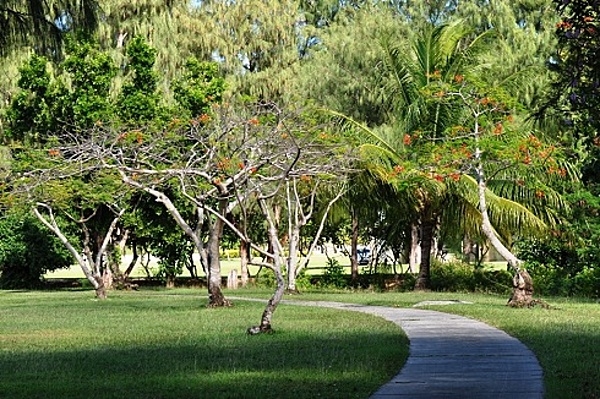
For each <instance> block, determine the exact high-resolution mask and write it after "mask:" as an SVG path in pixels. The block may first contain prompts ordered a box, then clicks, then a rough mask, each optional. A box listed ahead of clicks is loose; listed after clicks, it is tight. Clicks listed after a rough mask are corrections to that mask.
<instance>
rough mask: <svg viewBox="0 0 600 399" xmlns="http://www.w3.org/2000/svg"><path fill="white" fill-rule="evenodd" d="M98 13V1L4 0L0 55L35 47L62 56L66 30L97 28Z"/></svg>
mask: <svg viewBox="0 0 600 399" xmlns="http://www.w3.org/2000/svg"><path fill="white" fill-rule="evenodd" d="M98 13H99V7H98V2H97V1H96V0H51V1H47V0H29V1H25V0H4V1H3V2H2V4H1V5H0V31H2V35H1V36H0V54H3V55H4V54H7V53H8V52H9V51H12V50H14V49H17V48H19V47H20V46H32V47H33V48H35V49H36V50H37V51H39V52H40V53H41V54H44V55H48V56H60V51H59V50H60V46H61V44H62V39H63V35H64V33H65V32H68V31H73V30H83V31H86V32H91V31H93V30H94V29H95V28H96V27H97V26H98Z"/></svg>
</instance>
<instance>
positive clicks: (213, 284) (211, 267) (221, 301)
mask: <svg viewBox="0 0 600 399" xmlns="http://www.w3.org/2000/svg"><path fill="white" fill-rule="evenodd" d="M226 209H227V201H226V200H220V201H219V211H220V212H221V214H223V213H224V212H225V210H226ZM223 216H225V215H223ZM224 224H225V223H224V222H223V219H221V218H215V220H214V222H213V225H212V226H211V231H210V236H209V239H208V243H207V251H208V254H207V255H208V306H209V307H220V306H231V302H229V301H228V300H227V299H225V296H224V295H223V292H222V291H221V259H220V255H219V249H220V242H221V234H223V226H224Z"/></svg>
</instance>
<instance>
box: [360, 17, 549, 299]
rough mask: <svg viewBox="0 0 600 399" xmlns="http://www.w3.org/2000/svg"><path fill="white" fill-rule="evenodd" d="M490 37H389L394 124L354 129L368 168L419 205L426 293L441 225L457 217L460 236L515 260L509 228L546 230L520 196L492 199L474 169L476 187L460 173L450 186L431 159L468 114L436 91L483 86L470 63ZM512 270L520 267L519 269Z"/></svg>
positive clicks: (387, 86) (387, 70)
mask: <svg viewBox="0 0 600 399" xmlns="http://www.w3.org/2000/svg"><path fill="white" fill-rule="evenodd" d="M486 35H488V33H484V34H482V35H479V36H472V35H471V34H470V32H469V31H468V29H466V28H465V27H464V25H463V24H461V22H460V21H458V22H455V23H453V24H447V25H441V26H430V27H427V28H426V29H425V30H424V32H422V33H421V34H420V35H418V36H417V37H416V39H413V40H411V41H410V42H409V44H408V45H403V44H402V43H400V44H398V42H395V41H393V40H391V39H389V38H386V39H384V40H382V48H383V53H384V55H385V57H384V59H383V60H382V61H381V63H380V65H379V72H380V73H381V76H382V77H383V79H382V87H383V88H384V89H383V90H381V93H383V94H384V96H383V98H382V101H383V102H384V103H385V104H387V109H388V115H389V121H390V122H389V125H387V127H379V128H377V129H370V128H368V127H366V126H364V125H361V124H357V123H354V125H355V126H359V128H360V129H359V130H360V131H362V132H363V133H364V134H363V136H364V137H365V139H366V140H367V142H366V143H365V144H363V150H364V151H365V152H366V153H367V154H368V155H367V156H368V159H369V161H370V163H371V165H370V166H368V167H369V168H371V170H373V171H374V173H376V174H377V175H378V176H379V177H380V179H381V180H382V181H385V182H387V183H388V184H390V185H392V186H394V187H395V188H396V191H395V194H396V195H398V196H401V197H402V198H403V200H404V201H409V202H410V203H413V204H415V211H416V214H417V215H418V217H417V218H416V219H417V220H418V223H419V224H420V231H421V247H422V256H421V264H420V270H419V275H418V277H417V281H416V284H415V288H417V289H427V288H429V283H430V254H431V243H432V238H433V235H434V233H435V230H436V229H437V228H438V227H439V224H440V223H441V222H443V221H445V222H447V221H448V218H449V217H450V216H452V217H453V218H454V222H453V226H454V229H455V232H454V233H455V234H456V233H457V232H458V231H461V232H462V234H464V233H465V232H471V233H470V234H473V231H475V230H479V234H481V232H483V233H484V234H485V235H486V237H487V238H488V239H489V240H490V241H491V242H492V244H494V245H495V246H498V248H500V252H501V253H503V254H504V255H505V256H507V257H509V258H510V257H511V256H514V255H512V254H511V253H510V251H504V250H503V249H502V248H501V246H503V244H502V240H500V239H499V238H498V237H500V236H502V237H504V242H507V241H509V240H510V235H511V233H510V231H511V227H515V226H518V227H519V228H524V227H525V226H530V227H531V229H530V230H532V231H535V230H537V231H538V232H539V231H541V230H542V228H543V227H545V226H546V225H545V223H544V221H543V220H542V219H541V218H540V217H538V216H536V215H535V214H534V213H533V212H531V211H530V210H529V209H527V208H526V207H524V206H522V205H520V204H519V203H518V202H516V201H515V200H518V199H519V198H518V197H513V198H503V197H500V196H498V195H496V194H494V193H493V192H492V191H491V190H490V189H489V188H488V187H487V183H488V179H487V178H486V177H485V176H484V174H483V173H482V171H483V169H481V170H478V169H476V168H475V169H474V170H478V172H477V173H475V174H474V176H476V177H481V178H479V179H478V180H477V181H476V180H474V179H473V177H472V176H469V175H468V174H466V175H462V176H461V175H460V174H457V176H456V177H457V178H456V179H452V180H450V181H449V180H448V179H443V177H442V176H441V175H439V174H437V173H436V172H435V171H436V168H437V165H435V160H434V159H432V157H433V155H434V154H435V153H436V151H437V154H438V155H439V148H440V147H443V144H444V142H446V141H447V140H448V137H449V136H448V134H449V132H450V131H451V130H452V128H453V127H456V126H459V125H461V123H463V122H464V121H465V115H467V116H468V113H469V110H468V109H466V108H465V106H464V104H460V103H457V102H455V101H454V102H453V101H432V98H435V97H436V93H435V90H440V93H441V94H440V95H439V96H440V97H443V96H444V95H445V94H444V92H443V91H442V89H441V88H444V87H445V86H448V85H451V84H453V83H456V82H459V81H462V80H464V79H467V78H468V79H469V80H474V81H482V80H483V79H478V76H477V72H478V71H477V70H476V68H474V67H472V65H473V64H471V63H470V62H469V61H470V60H471V59H472V58H471V57H472V55H474V54H476V52H477V51H480V50H481V49H485V47H482V46H480V44H481V43H483V40H482V39H483V38H484V37H485V36H486ZM475 131H476V132H477V129H476V130H475ZM417 142H418V144H417ZM436 148H437V150H436ZM478 166H481V167H482V166H483V165H482V164H478ZM405 169H406V171H405ZM425 169H427V170H425ZM399 172H402V173H399ZM500 176H501V175H500V174H498V175H496V176H495V177H500ZM454 180H456V181H454ZM505 183H506V181H505ZM506 193H507V191H506V190H505V191H504V194H506ZM514 193H517V194H518V192H514ZM449 206H452V207H449ZM457 212H460V214H457ZM457 220H459V221H460V222H458V223H457V222H456V221H457ZM512 231H514V230H512ZM504 249H506V246H504ZM511 263H512V262H511ZM515 270H516V271H519V270H520V268H519V267H518V266H516V267H515Z"/></svg>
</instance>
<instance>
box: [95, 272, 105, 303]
mask: <svg viewBox="0 0 600 399" xmlns="http://www.w3.org/2000/svg"><path fill="white" fill-rule="evenodd" d="M93 279H94V282H95V284H94V292H95V293H96V298H98V299H106V287H105V286H104V279H103V278H102V276H100V275H98V274H96V275H94V276H93Z"/></svg>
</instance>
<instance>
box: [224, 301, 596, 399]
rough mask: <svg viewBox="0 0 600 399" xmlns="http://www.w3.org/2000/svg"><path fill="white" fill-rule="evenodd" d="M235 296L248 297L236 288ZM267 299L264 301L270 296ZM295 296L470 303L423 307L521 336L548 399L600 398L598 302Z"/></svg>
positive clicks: (387, 303)
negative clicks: (512, 303)
mask: <svg viewBox="0 0 600 399" xmlns="http://www.w3.org/2000/svg"><path fill="white" fill-rule="evenodd" d="M238 293H239V294H238ZM249 294H252V295H255V294H256V293H254V292H249ZM232 295H233V294H232ZM235 295H244V294H243V291H240V290H238V291H235ZM264 295H265V297H266V296H267V295H268V293H267V292H265V293H264ZM295 298H298V299H299V300H327V301H339V302H351V303H361V304H367V305H381V306H392V307H406V306H412V305H414V304H416V303H418V302H421V301H428V300H462V301H469V302H473V304H471V305H465V304H456V305H443V306H441V305H440V306H427V307H424V309H434V310H439V311H443V312H449V313H454V314H459V315H462V316H467V317H471V318H474V319H478V320H481V321H484V322H486V323H488V324H489V325H492V326H494V327H497V328H499V329H501V330H503V331H506V332H507V333H509V334H510V335H512V336H514V337H516V338H518V339H519V340H520V341H521V342H523V343H524V344H525V345H527V346H528V347H529V348H530V349H531V350H532V351H533V352H534V353H535V354H536V356H537V358H538V360H539V361H540V364H541V366H542V368H543V370H544V384H545V387H546V394H545V397H546V398H548V399H598V398H600V303H598V302H597V301H586V300H577V299H567V298H545V300H546V301H547V302H548V303H550V305H551V306H552V308H551V309H542V308H539V307H537V308H532V309H512V308H508V307H506V306H505V305H506V301H507V298H506V297H502V296H493V295H482V294H468V293H440V292H426V293H413V292H408V293H358V292H357V293H351V292H338V293H334V292H330V293H318V292H314V293H304V294H303V295H300V296H295V297H286V299H295Z"/></svg>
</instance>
